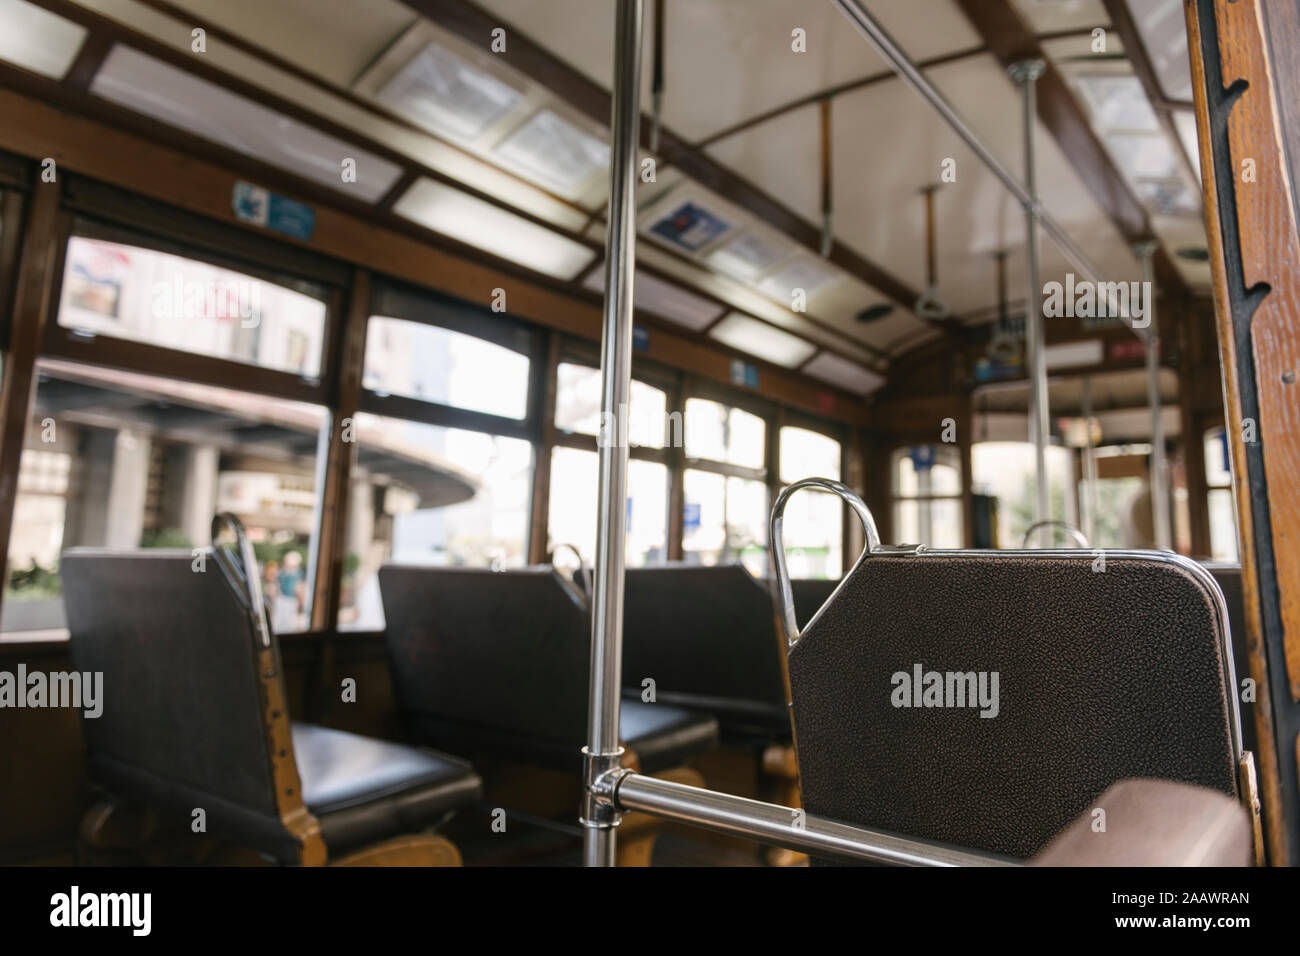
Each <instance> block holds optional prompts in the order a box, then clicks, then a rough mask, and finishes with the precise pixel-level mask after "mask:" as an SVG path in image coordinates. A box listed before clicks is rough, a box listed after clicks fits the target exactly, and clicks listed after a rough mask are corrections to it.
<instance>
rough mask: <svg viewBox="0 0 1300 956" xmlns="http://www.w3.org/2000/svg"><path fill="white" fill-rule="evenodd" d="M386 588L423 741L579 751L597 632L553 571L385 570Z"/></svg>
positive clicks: (400, 697)
mask: <svg viewBox="0 0 1300 956" xmlns="http://www.w3.org/2000/svg"><path fill="white" fill-rule="evenodd" d="M379 588H380V592H381V594H382V595H383V601H384V616H385V618H386V620H387V622H388V628H387V641H388V652H389V660H390V663H391V667H392V674H393V687H394V690H395V692H396V695H397V702H398V707H399V709H400V710H401V711H402V712H403V716H404V718H405V720H406V721H407V723H408V726H412V729H414V730H416V731H418V732H419V734H420V736H421V737H422V738H423V739H425V740H428V741H432V742H440V741H447V742H450V741H462V740H464V739H465V738H464V737H463V733H464V732H465V730H466V729H467V728H471V729H472V728H477V729H480V730H482V731H483V732H484V734H486V735H500V736H499V737H497V738H493V739H494V742H495V743H499V744H503V745H508V744H509V742H510V741H511V740H513V741H514V742H515V743H517V744H520V745H523V744H524V743H525V742H536V743H541V744H547V743H549V744H551V745H554V746H555V747H557V748H562V749H563V752H564V753H565V754H566V755H569V756H571V755H572V754H574V753H576V752H577V749H578V748H579V747H580V746H581V745H582V742H583V739H584V735H585V733H586V722H587V673H588V670H589V668H590V666H591V664H590V660H589V648H590V644H591V632H590V625H589V624H588V618H587V613H586V610H585V609H584V607H583V605H582V602H581V599H580V598H579V597H578V595H577V594H576V592H574V590H573V589H572V588H571V587H570V586H569V585H568V584H567V583H566V582H565V581H564V580H563V579H562V578H561V577H560V575H559V574H558V573H557V572H556V571H555V570H554V569H553V568H551V567H537V568H521V569H517V570H508V571H489V570H486V569H478V568H431V567H411V566H405V565H385V566H384V567H382V568H380V570H379ZM444 746H446V744H444ZM459 746H460V747H461V751H458V752H463V751H465V750H472V749H474V748H473V747H472V745H469V746H467V745H466V744H464V743H460V744H459Z"/></svg>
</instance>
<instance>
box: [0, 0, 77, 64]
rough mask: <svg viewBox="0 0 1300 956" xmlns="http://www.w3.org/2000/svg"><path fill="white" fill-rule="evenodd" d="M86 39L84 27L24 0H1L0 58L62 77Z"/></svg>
mask: <svg viewBox="0 0 1300 956" xmlns="http://www.w3.org/2000/svg"><path fill="white" fill-rule="evenodd" d="M85 39H86V28H85V27H83V26H81V25H80V24H77V23H73V22H71V21H70V20H65V19H63V17H60V16H57V15H55V14H53V13H50V12H49V11H48V10H44V9H42V8H41V7H38V6H36V5H35V4H31V3H27V2H26V0H0V60H7V61H8V62H10V63H12V64H13V65H14V66H20V67H22V68H23V69H24V70H31V71H32V72H33V73H39V74H41V75H42V76H48V77H50V78H51V79H54V80H61V79H63V77H64V76H66V75H67V73H68V70H69V69H71V68H72V61H73V60H75V59H76V58H77V53H78V52H79V51H80V50H81V44H82V41H83V40H85Z"/></svg>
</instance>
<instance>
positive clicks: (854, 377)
mask: <svg viewBox="0 0 1300 956" xmlns="http://www.w3.org/2000/svg"><path fill="white" fill-rule="evenodd" d="M800 371H802V372H803V373H804V374H805V375H811V376H812V377H813V378H816V379H821V380H822V381H823V382H826V383H828V384H830V385H836V386H838V387H839V388H842V389H844V390H845V391H846V392H853V393H854V394H855V395H870V394H871V393H872V392H874V391H876V390H877V389H879V388H880V387H881V386H882V385H884V384H885V377H884V376H883V375H878V374H876V373H875V372H873V371H871V369H867V368H863V367H862V366H861V365H858V364H857V363H856V362H850V361H849V360H848V359H846V358H841V357H840V356H838V355H836V354H835V353H834V352H822V353H821V354H819V355H818V356H817V357H816V358H814V359H813V360H812V361H811V362H809V363H808V364H807V365H805V366H804V367H803V368H802V369H800Z"/></svg>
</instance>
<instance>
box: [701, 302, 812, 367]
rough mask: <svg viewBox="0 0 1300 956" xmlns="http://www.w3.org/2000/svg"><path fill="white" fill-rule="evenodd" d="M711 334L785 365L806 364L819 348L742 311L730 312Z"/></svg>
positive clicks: (747, 351) (736, 346)
mask: <svg viewBox="0 0 1300 956" xmlns="http://www.w3.org/2000/svg"><path fill="white" fill-rule="evenodd" d="M709 337H710V338H713V339H717V340H718V341H719V342H721V343H722V344H723V345H729V346H731V347H732V348H733V349H736V350H737V351H738V352H746V353H748V354H750V355H755V356H757V357H758V358H761V359H764V360H765V361H768V362H771V363H772V364H773V365H781V366H783V367H785V368H795V367H796V366H798V365H801V364H803V363H804V362H806V361H807V360H808V359H809V358H811V357H812V354H813V353H814V352H816V351H817V346H815V345H813V344H812V343H811V342H806V341H804V340H803V339H801V338H799V337H798V336H797V335H791V334H790V333H789V332H783V331H781V330H780V329H778V328H775V327H773V326H770V325H768V324H766V323H765V322H760V321H758V319H753V318H750V317H749V316H747V315H744V314H743V313H740V312H732V313H730V314H729V315H728V316H727V317H726V318H724V319H723V320H722V321H721V322H719V323H718V324H717V325H715V326H714V327H713V328H711V329H709Z"/></svg>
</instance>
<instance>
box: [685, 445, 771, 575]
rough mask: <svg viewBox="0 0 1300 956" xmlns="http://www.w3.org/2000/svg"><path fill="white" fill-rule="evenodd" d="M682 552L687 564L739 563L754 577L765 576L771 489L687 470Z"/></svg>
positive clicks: (725, 476) (742, 480) (739, 480)
mask: <svg viewBox="0 0 1300 956" xmlns="http://www.w3.org/2000/svg"><path fill="white" fill-rule="evenodd" d="M683 491H684V492H685V497H686V514H685V527H684V529H683V535H682V550H683V551H685V553H686V559H687V560H688V561H694V562H696V563H698V564H710V565H711V564H723V563H727V562H731V561H740V562H741V563H742V564H744V565H745V567H747V568H748V569H749V570H750V573H752V574H754V575H755V576H759V577H762V576H764V575H766V574H767V486H766V485H765V484H763V482H761V481H756V480H753V479H749V478H738V477H735V476H729V475H722V474H718V473H716V472H709V471H699V470H697V469H694V468H689V469H687V470H686V473H685V475H684V479H683Z"/></svg>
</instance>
